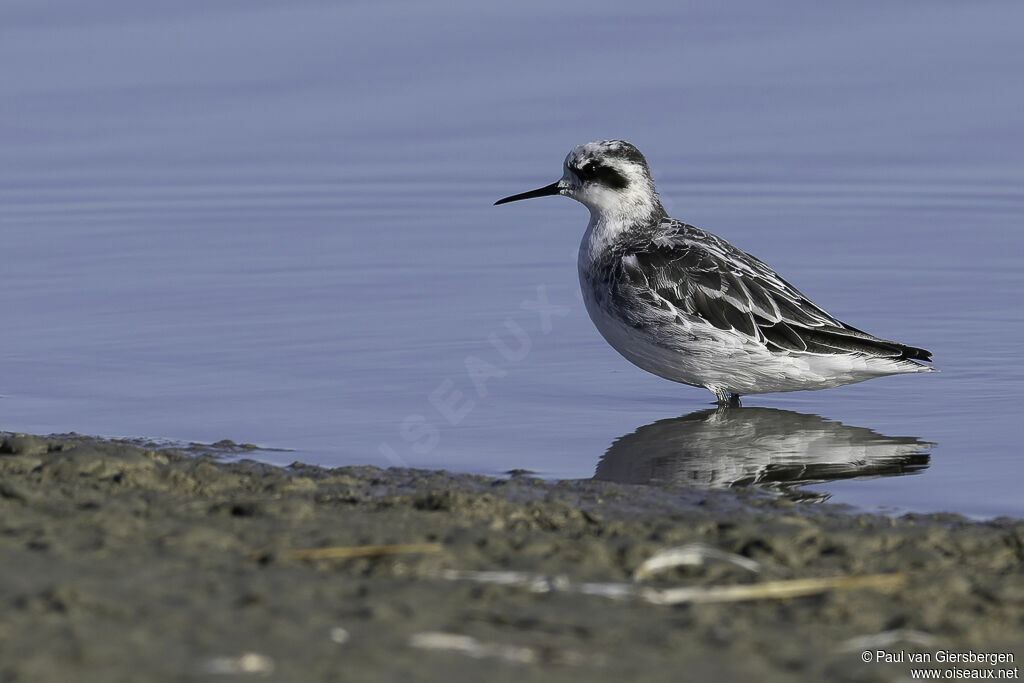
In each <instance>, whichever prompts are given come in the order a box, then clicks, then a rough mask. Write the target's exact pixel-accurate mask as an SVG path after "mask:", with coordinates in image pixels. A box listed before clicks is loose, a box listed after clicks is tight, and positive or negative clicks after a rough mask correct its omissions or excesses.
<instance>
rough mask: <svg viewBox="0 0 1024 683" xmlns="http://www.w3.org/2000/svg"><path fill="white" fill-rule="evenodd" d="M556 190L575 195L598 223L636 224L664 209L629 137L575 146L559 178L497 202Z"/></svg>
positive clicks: (502, 202) (640, 156)
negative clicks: (627, 139) (543, 185)
mask: <svg viewBox="0 0 1024 683" xmlns="http://www.w3.org/2000/svg"><path fill="white" fill-rule="evenodd" d="M555 194H560V195H564V196H566V197H572V198H573V199H575V200H576V201H578V202H580V203H581V204H583V205H584V206H586V207H587V208H588V209H590V215H591V220H592V221H593V222H595V223H600V222H604V221H614V222H616V223H620V224H626V225H633V224H636V223H638V222H643V223H646V222H649V221H651V220H652V219H653V218H654V217H656V216H660V215H662V214H663V213H664V209H662V208H661V201H660V200H659V199H658V193H657V191H656V190H655V189H654V181H653V180H651V172H650V169H649V168H648V167H647V160H646V159H644V155H643V154H641V153H640V150H638V149H637V148H636V147H634V146H633V145H631V144H629V143H628V142H626V141H625V140H600V141H598V142H588V143H586V144H583V145H579V146H578V147H574V148H573V150H572V151H571V152H569V154H568V156H566V157H565V163H564V164H563V173H562V178H561V179H560V180H559V181H558V182H554V183H551V184H550V185H547V186H545V187H542V188H540V189H537V190H533V191H531V192H524V193H522V194H517V195H512V196H511V197H505V198H504V199H499V200H498V201H497V202H495V204H504V203H506V202H514V201H517V200H519V199H530V198H531V197H543V196H546V195H555Z"/></svg>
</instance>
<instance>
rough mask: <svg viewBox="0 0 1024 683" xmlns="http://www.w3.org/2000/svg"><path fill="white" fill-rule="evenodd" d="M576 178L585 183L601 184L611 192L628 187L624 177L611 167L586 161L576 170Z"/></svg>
mask: <svg viewBox="0 0 1024 683" xmlns="http://www.w3.org/2000/svg"><path fill="white" fill-rule="evenodd" d="M576 176H577V177H578V178H579V179H580V180H583V181H585V182H589V181H594V182H598V183H601V184H602V185H604V186H606V187H610V188H612V189H613V190H622V189H625V188H626V187H627V186H628V185H629V181H628V180H626V176H624V175H622V174H621V173H619V172H618V171H617V170H615V169H614V168H612V167H611V166H605V165H604V164H599V163H598V162H596V161H588V162H587V163H585V164H583V166H581V167H580V168H579V169H576Z"/></svg>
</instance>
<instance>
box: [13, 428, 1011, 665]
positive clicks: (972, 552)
mask: <svg viewBox="0 0 1024 683" xmlns="http://www.w3.org/2000/svg"><path fill="white" fill-rule="evenodd" d="M244 450H245V448H244V447H235V446H234V445H233V444H229V443H220V444H217V445H216V447H212V446H211V447H199V448H193V449H178V448H168V447H163V446H158V445H155V444H140V443H135V442H128V441H112V440H103V439H94V438H88V437H82V436H78V435H63V436H50V437H39V436H29V435H15V434H2V435H0V600H2V604H3V607H4V609H3V611H2V612H0V682H3V683H8V682H15V681H17V682H22V681H57V680H76V681H104V682H109V681H137V680H147V681H180V680H275V681H276V680H281V681H335V680H369V679H372V680H395V681H399V680H402V681H405V680H489V681H504V680H508V681H519V680H523V679H524V678H528V679H529V680H538V681H547V680H552V681H555V680H576V679H579V680H583V679H586V680H588V681H622V680H650V681H658V680H666V681H668V680H673V681H676V680H759V681H774V680H778V681H783V680H785V681H791V680H795V679H796V680H849V681H889V680H902V679H905V678H906V677H907V675H908V672H909V670H910V668H912V667H913V666H915V664H914V663H913V661H912V660H913V659H914V654H915V653H925V654H928V655H929V657H930V658H931V661H932V666H934V667H940V668H941V667H947V668H949V667H957V668H960V669H965V670H966V669H972V668H974V669H990V668H993V667H995V668H1000V669H1003V668H1007V667H1010V668H1012V667H1015V666H1018V663H1019V657H1020V656H1024V648H1022V647H1021V645H1020V643H1021V642H1022V639H1021V634H1022V633H1024V521H1021V520H1014V519H996V520H991V521H986V522H973V521H969V520H967V519H964V518H962V517H960V516H957V515H905V516H903V517H899V518H890V517H885V516H879V515H870V514H854V513H851V512H850V511H849V510H846V509H844V508H841V507H839V506H833V505H829V504H806V503H798V502H793V501H792V500H788V499H785V498H782V497H771V496H766V495H762V494H758V493H755V492H750V491H732V490H727V491H707V490H694V489H687V488H684V487H680V486H657V487H656V486H641V485H627V484H617V483H610V482H602V481H592V480H586V481H562V482H547V481H542V480H540V479H535V478H531V477H526V476H512V477H508V478H491V477H482V476H473V475H453V474H449V473H446V472H438V471H424V470H412V469H388V470H382V469H378V468H374V467H342V468H336V469H323V468H318V467H312V466H307V465H302V464H298V463H296V464H294V465H292V466H290V467H287V468H279V467H273V466H269V465H265V464H261V463H258V462H254V461H232V462H227V461H225V457H224V456H225V455H226V454H227V455H230V456H231V457H232V458H237V457H238V455H239V453H240V452H244ZM652 558H653V559H652ZM737 587H739V588H737ZM801 587H802V588H801ZM682 589H685V590H682ZM798 589H799V590H798ZM800 590H802V591H803V592H800ZM681 591H682V592H681ZM772 591H782V592H776V593H772ZM787 591H788V592H787ZM794 591H796V592H794ZM666 596H674V601H666V600H665V597H666ZM730 596H731V597H730ZM659 601H660V602H659ZM940 651H941V652H951V653H954V654H957V653H966V652H973V653H996V654H998V653H1010V654H1011V656H1013V657H1014V658H1015V660H1016V661H1015V662H1010V661H1006V660H1004V661H1002V662H999V663H996V664H991V663H989V662H988V661H982V662H978V661H966V662H964V661H958V662H956V663H954V664H950V663H948V662H942V663H936V662H935V658H934V655H935V653H936V652H940ZM867 653H870V659H869V661H863V660H862V657H864V658H865V659H868V657H866V656H865V655H866V654H867ZM878 653H882V654H878ZM890 654H891V655H892V658H887V656H888V655H890ZM897 654H902V655H903V659H902V660H900V659H897V658H896V657H897ZM965 656H966V655H965Z"/></svg>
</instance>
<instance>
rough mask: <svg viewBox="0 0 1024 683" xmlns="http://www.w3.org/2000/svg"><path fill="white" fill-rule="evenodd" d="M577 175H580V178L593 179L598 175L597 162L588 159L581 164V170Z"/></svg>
mask: <svg viewBox="0 0 1024 683" xmlns="http://www.w3.org/2000/svg"><path fill="white" fill-rule="evenodd" d="M576 175H578V176H579V178H580V180H593V179H594V178H595V177H596V176H597V163H596V162H593V161H588V162H587V163H585V164H583V165H582V166H580V170H579V171H577V173H576Z"/></svg>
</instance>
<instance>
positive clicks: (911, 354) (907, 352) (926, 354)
mask: <svg viewBox="0 0 1024 683" xmlns="http://www.w3.org/2000/svg"><path fill="white" fill-rule="evenodd" d="M899 360H923V361H928V362H929V363H930V362H931V360H932V352H931V351H928V350H926V349H919V348H917V347H916V346H904V345H903V344H900V357H899Z"/></svg>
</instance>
